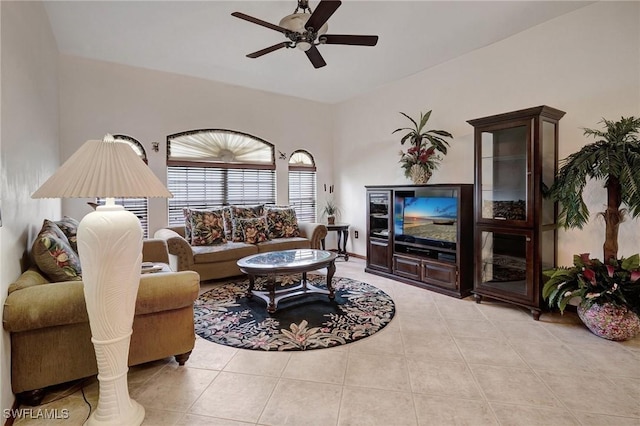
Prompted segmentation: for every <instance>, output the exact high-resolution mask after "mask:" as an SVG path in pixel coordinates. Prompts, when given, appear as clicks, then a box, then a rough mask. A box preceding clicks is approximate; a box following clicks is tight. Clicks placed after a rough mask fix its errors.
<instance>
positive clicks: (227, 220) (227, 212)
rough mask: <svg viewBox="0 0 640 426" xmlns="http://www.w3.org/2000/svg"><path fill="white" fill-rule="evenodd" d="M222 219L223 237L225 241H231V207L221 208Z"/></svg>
mask: <svg viewBox="0 0 640 426" xmlns="http://www.w3.org/2000/svg"><path fill="white" fill-rule="evenodd" d="M222 217H223V218H224V236H225V238H226V239H227V240H229V241H232V240H233V222H232V221H231V207H229V206H225V207H223V208H222Z"/></svg>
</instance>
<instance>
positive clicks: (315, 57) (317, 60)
mask: <svg viewBox="0 0 640 426" xmlns="http://www.w3.org/2000/svg"><path fill="white" fill-rule="evenodd" d="M304 53H306V54H307V58H309V60H310V61H311V63H312V64H313V67H314V68H322V67H324V66H325V65H327V63H326V62H325V61H324V59H323V58H322V55H321V54H320V51H319V50H318V48H317V47H315V46H311V49H309V50H307V51H306V52H304Z"/></svg>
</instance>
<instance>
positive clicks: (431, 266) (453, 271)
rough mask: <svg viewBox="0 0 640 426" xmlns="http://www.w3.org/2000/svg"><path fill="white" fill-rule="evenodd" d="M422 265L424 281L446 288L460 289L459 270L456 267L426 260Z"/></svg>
mask: <svg viewBox="0 0 640 426" xmlns="http://www.w3.org/2000/svg"><path fill="white" fill-rule="evenodd" d="M422 265H423V271H422V272H423V275H422V281H424V282H427V283H430V284H434V285H437V286H439V287H444V288H451V289H457V288H458V274H457V271H458V268H457V267H456V265H447V264H444V263H438V262H431V261H428V260H424V261H423V262H422Z"/></svg>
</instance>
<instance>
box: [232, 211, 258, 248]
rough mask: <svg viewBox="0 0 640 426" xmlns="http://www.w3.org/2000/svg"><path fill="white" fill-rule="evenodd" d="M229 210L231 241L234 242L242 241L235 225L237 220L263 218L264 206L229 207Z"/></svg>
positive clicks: (240, 233) (240, 232)
mask: <svg viewBox="0 0 640 426" xmlns="http://www.w3.org/2000/svg"><path fill="white" fill-rule="evenodd" d="M229 209H230V210H231V225H232V229H233V231H232V240H233V241H234V242H238V241H244V235H243V234H242V230H241V229H239V227H238V225H237V221H238V220H239V219H255V218H258V217H262V216H264V204H259V205H257V206H229Z"/></svg>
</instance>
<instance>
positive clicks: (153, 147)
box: [151, 142, 160, 152]
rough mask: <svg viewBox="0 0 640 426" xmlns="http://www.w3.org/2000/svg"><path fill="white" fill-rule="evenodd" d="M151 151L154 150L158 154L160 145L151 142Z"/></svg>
mask: <svg viewBox="0 0 640 426" xmlns="http://www.w3.org/2000/svg"><path fill="white" fill-rule="evenodd" d="M151 149H153V152H158V151H159V150H160V143H159V142H151Z"/></svg>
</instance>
